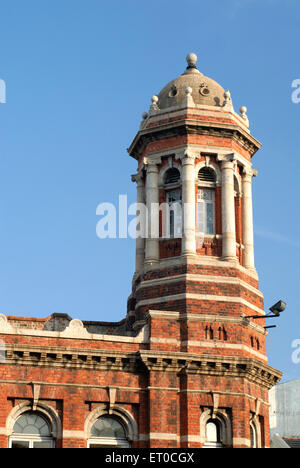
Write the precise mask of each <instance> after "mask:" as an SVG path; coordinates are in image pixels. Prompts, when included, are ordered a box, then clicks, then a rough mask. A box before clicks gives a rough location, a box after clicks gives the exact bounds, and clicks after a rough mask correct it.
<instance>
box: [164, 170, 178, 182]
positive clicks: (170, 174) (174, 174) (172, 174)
mask: <svg viewBox="0 0 300 468" xmlns="http://www.w3.org/2000/svg"><path fill="white" fill-rule="evenodd" d="M179 182H180V172H179V170H178V169H177V168H176V167H170V168H169V169H168V170H167V171H166V173H165V175H164V183H165V185H170V184H179Z"/></svg>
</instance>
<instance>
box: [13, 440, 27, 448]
mask: <svg viewBox="0 0 300 468" xmlns="http://www.w3.org/2000/svg"><path fill="white" fill-rule="evenodd" d="M11 448H17V449H22V448H26V449H29V442H27V441H25V440H13V441H12V443H11Z"/></svg>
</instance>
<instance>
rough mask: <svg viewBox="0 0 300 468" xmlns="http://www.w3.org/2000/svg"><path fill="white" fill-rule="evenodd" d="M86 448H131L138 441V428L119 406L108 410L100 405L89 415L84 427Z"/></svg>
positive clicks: (133, 420) (129, 415) (128, 413)
mask: <svg viewBox="0 0 300 468" xmlns="http://www.w3.org/2000/svg"><path fill="white" fill-rule="evenodd" d="M84 434H85V438H86V439H87V446H88V447H90V448H98V447H99V448H100V447H120V448H122V447H124V448H129V447H131V443H132V442H133V441H135V440H138V426H137V423H136V421H135V419H134V417H133V416H132V414H131V413H130V412H129V411H127V410H126V409H125V408H123V407H122V406H120V405H114V407H113V409H110V410H108V409H107V406H106V405H100V406H98V407H97V408H95V409H94V410H93V411H92V412H91V413H89V415H88V417H87V418H86V421H85V425H84Z"/></svg>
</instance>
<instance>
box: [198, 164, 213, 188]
mask: <svg viewBox="0 0 300 468" xmlns="http://www.w3.org/2000/svg"><path fill="white" fill-rule="evenodd" d="M198 179H199V182H204V183H210V184H215V183H216V174H215V171H213V170H212V169H211V168H210V167H202V169H200V171H199V173H198Z"/></svg>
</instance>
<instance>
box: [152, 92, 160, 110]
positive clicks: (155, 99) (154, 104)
mask: <svg viewBox="0 0 300 468" xmlns="http://www.w3.org/2000/svg"><path fill="white" fill-rule="evenodd" d="M151 102H152V104H151V106H150V112H151V111H157V110H159V107H158V104H157V103H158V97H157V96H156V95H154V96H152V98H151Z"/></svg>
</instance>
